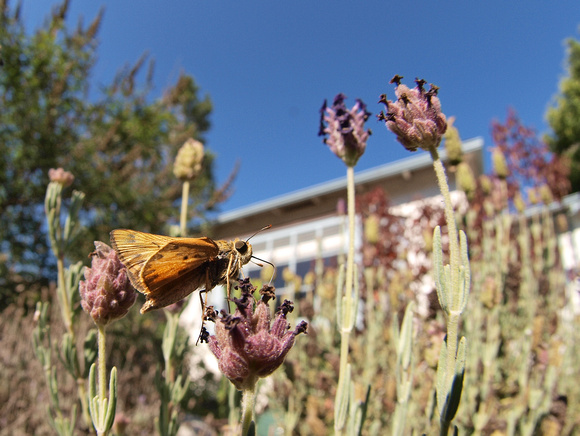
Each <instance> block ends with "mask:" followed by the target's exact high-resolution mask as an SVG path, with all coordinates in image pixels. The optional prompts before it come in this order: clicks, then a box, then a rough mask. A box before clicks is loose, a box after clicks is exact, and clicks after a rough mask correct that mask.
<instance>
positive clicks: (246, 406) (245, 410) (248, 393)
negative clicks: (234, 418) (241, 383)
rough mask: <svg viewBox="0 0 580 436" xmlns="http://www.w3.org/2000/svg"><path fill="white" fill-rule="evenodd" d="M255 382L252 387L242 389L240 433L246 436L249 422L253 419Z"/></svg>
mask: <svg viewBox="0 0 580 436" xmlns="http://www.w3.org/2000/svg"><path fill="white" fill-rule="evenodd" d="M255 395H256V384H255V383H254V386H253V387H252V388H248V389H244V390H243V391H242V435H243V436H246V435H247V434H248V431H249V430H250V424H251V423H252V421H253V420H254V398H255Z"/></svg>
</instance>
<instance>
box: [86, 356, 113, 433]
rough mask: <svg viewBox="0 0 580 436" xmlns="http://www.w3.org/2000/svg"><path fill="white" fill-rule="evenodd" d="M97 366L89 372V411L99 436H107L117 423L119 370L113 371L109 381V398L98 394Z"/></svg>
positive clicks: (93, 365) (92, 367)
mask: <svg viewBox="0 0 580 436" xmlns="http://www.w3.org/2000/svg"><path fill="white" fill-rule="evenodd" d="M95 367H96V365H95V364H94V363H93V364H92V365H91V369H90V371H89V411H90V413H91V419H92V420H93V425H94V426H95V430H97V434H98V435H106V434H107V433H108V432H109V430H111V428H112V427H113V423H114V422H115V411H116V408H117V368H115V367H113V369H111V378H110V380H109V398H107V397H102V396H101V395H99V394H97V374H96V371H95Z"/></svg>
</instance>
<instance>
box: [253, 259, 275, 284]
mask: <svg viewBox="0 0 580 436" xmlns="http://www.w3.org/2000/svg"><path fill="white" fill-rule="evenodd" d="M252 259H256V260H259V261H260V262H264V263H267V264H268V265H270V266H271V267H272V277H270V281H269V282H268V284H271V283H272V280H274V276H275V275H276V265H274V264H273V263H272V262H268V261H267V260H264V259H260V258H259V257H256V256H252ZM254 263H255V264H256V265H258V266H259V267H260V268H261V267H263V266H264V265H262V264H260V263H257V262H254Z"/></svg>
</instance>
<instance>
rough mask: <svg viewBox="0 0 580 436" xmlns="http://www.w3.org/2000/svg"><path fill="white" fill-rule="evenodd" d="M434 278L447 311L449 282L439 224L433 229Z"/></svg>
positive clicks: (441, 303) (441, 301) (440, 301)
mask: <svg viewBox="0 0 580 436" xmlns="http://www.w3.org/2000/svg"><path fill="white" fill-rule="evenodd" d="M433 280H434V281H435V289H436V290H437V298H438V299H439V305H440V306H441V307H442V308H443V310H444V311H445V312H447V289H446V288H445V286H446V283H447V282H446V280H445V273H444V268H443V248H442V246H441V228H440V227H439V226H437V227H435V229H434V230H433Z"/></svg>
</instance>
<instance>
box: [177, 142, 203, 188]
mask: <svg viewBox="0 0 580 436" xmlns="http://www.w3.org/2000/svg"><path fill="white" fill-rule="evenodd" d="M202 162H203V144H202V143H201V142H199V141H196V140H195V139H192V138H189V139H188V140H187V141H185V144H183V145H182V146H181V148H180V149H179V151H178V152H177V157H176V158H175V163H174V165H173V174H174V175H175V177H177V178H178V179H180V180H192V179H194V178H195V177H197V176H198V175H199V173H200V172H201V168H202V167H201V163H202Z"/></svg>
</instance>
